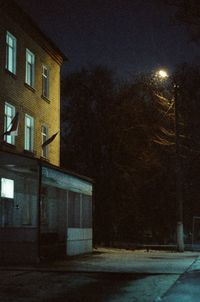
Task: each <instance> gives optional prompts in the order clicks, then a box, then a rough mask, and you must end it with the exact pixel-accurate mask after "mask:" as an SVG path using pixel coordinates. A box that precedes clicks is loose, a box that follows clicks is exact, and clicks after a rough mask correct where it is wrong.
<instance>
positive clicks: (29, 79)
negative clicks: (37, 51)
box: [25, 49, 35, 87]
mask: <svg viewBox="0 0 200 302" xmlns="http://www.w3.org/2000/svg"><path fill="white" fill-rule="evenodd" d="M25 81H26V84H28V85H29V86H31V87H33V86H34V81H35V55H34V54H33V53H32V52H31V51H30V50H29V49H26V79H25Z"/></svg>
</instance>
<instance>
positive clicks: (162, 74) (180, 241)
mask: <svg viewBox="0 0 200 302" xmlns="http://www.w3.org/2000/svg"><path fill="white" fill-rule="evenodd" d="M156 74H157V76H158V77H159V78H161V79H166V78H169V76H168V74H167V72H166V71H165V70H159V71H158V72H157V73H156ZM173 87H174V108H175V123H174V128H175V129H174V130H175V158H176V203H177V231H176V234H177V249H178V251H179V252H184V233H183V191H182V171H181V156H180V124H179V114H178V112H179V103H178V88H179V86H178V84H177V83H176V81H175V80H174V79H173Z"/></svg>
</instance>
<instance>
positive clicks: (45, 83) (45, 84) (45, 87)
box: [42, 65, 49, 98]
mask: <svg viewBox="0 0 200 302" xmlns="http://www.w3.org/2000/svg"><path fill="white" fill-rule="evenodd" d="M42 95H43V96H44V97H46V98H48V97H49V70H48V68H47V67H46V66H44V65H43V66H42Z"/></svg>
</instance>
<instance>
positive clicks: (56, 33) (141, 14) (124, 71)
mask: <svg viewBox="0 0 200 302" xmlns="http://www.w3.org/2000/svg"><path fill="white" fill-rule="evenodd" d="M16 2H17V3H18V4H20V5H21V6H22V7H23V8H24V10H25V11H27V12H28V13H29V14H30V15H31V16H32V18H33V19H34V20H35V21H36V22H37V23H38V25H39V27H40V28H41V29H42V30H43V31H44V32H45V33H46V34H47V35H48V36H49V37H50V38H51V39H52V40H53V41H54V42H55V43H56V44H57V46H58V47H59V48H60V49H61V50H62V52H64V53H65V54H66V56H67V57H68V58H69V62H68V63H65V64H64V66H63V69H62V72H63V73H64V74H65V73H69V72H71V71H74V70H77V69H80V68H81V67H83V66H87V65H91V64H92V65H96V64H101V65H106V66H108V67H109V68H111V69H113V70H114V71H116V72H117V73H118V75H119V76H121V77H124V78H128V77H129V76H132V75H135V74H137V73H140V72H151V71H153V70H156V69H157V68H159V67H166V68H168V69H169V70H172V69H173V68H174V66H175V65H176V64H179V63H182V62H193V61H196V60H198V61H199V60H200V59H199V46H200V45H197V44H195V43H192V42H191V41H190V37H189V35H188V34H187V32H186V30H185V28H184V27H183V26H177V25H176V26H175V25H174V21H173V20H172V17H173V10H172V8H169V7H166V6H164V5H161V4H159V5H158V4H156V2H157V1H155V0H148V1H145V0H135V1H134V0H115V1H114V0H57V1H52V0H34V1H27V0H16Z"/></svg>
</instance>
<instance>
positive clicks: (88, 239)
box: [67, 228, 92, 256]
mask: <svg viewBox="0 0 200 302" xmlns="http://www.w3.org/2000/svg"><path fill="white" fill-rule="evenodd" d="M91 252H92V229H91V228H87V229H82V228H68V231H67V255H68V256H74V255H79V254H85V253H91Z"/></svg>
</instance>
